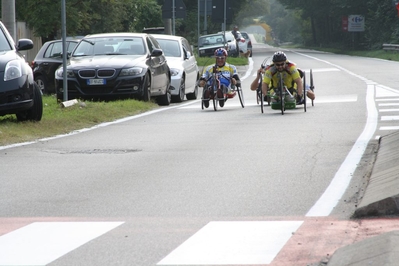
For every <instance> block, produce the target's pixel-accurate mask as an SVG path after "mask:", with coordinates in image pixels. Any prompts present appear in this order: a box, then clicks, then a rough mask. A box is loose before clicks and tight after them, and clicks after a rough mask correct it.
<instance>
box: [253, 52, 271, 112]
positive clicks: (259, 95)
mask: <svg viewBox="0 0 399 266" xmlns="http://www.w3.org/2000/svg"><path fill="white" fill-rule="evenodd" d="M267 60H269V58H266V59H265V60H263V62H262V64H261V65H260V66H261V68H262V69H263V71H264V70H265V69H266V67H267V66H268V64H267ZM262 81H263V73H261V76H260V78H259V84H258V88H257V89H256V103H257V104H259V103H260V111H261V112H262V114H263V104H264V100H265V98H266V101H267V105H269V106H270V97H269V96H268V95H266V96H265V95H264V94H263V92H262Z"/></svg>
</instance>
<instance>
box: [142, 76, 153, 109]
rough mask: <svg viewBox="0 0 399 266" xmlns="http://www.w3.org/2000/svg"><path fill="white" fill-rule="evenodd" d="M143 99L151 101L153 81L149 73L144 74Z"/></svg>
mask: <svg viewBox="0 0 399 266" xmlns="http://www.w3.org/2000/svg"><path fill="white" fill-rule="evenodd" d="M142 99H143V101H145V102H149V101H150V100H151V82H150V76H149V75H148V73H146V74H145V76H144V81H143V96H142Z"/></svg>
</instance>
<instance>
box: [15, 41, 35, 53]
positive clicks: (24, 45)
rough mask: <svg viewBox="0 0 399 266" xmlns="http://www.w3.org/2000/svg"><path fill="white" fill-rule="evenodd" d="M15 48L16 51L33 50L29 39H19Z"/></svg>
mask: <svg viewBox="0 0 399 266" xmlns="http://www.w3.org/2000/svg"><path fill="white" fill-rule="evenodd" d="M16 48H17V50H18V51H24V50H30V49H32V48H33V42H32V40H30V39H20V40H18V44H17V47H16Z"/></svg>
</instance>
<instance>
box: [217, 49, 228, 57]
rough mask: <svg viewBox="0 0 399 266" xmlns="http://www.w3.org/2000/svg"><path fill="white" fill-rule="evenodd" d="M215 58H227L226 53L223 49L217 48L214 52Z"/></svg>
mask: <svg viewBox="0 0 399 266" xmlns="http://www.w3.org/2000/svg"><path fill="white" fill-rule="evenodd" d="M215 56H227V51H226V49H224V48H218V49H216V50H215Z"/></svg>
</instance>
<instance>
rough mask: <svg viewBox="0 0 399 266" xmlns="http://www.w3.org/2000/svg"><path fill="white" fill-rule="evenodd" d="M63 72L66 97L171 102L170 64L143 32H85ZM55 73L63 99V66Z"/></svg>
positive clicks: (161, 103)
mask: <svg viewBox="0 0 399 266" xmlns="http://www.w3.org/2000/svg"><path fill="white" fill-rule="evenodd" d="M66 71H67V73H66V75H67V79H68V82H67V84H68V90H67V93H66V94H67V95H68V99H74V98H81V99H88V100H91V99H93V100H113V99H126V98H133V97H135V98H137V99H141V100H143V101H149V100H150V99H151V98H152V97H154V98H156V100H157V102H158V104H159V105H169V103H170V101H171V95H170V90H169V87H170V82H171V77H170V69H169V66H168V64H167V62H166V58H165V56H164V54H163V52H162V49H161V46H160V45H159V43H158V41H157V40H156V39H155V38H154V37H153V36H152V35H149V34H146V33H102V34H93V35H87V36H85V37H84V38H83V39H82V40H81V41H80V42H79V43H78V44H77V46H76V48H75V49H74V50H73V52H72V54H71V56H70V58H69V59H68V64H67V69H66ZM55 75H56V77H55V78H56V94H57V99H58V100H61V101H62V100H63V95H64V86H63V76H64V75H63V67H62V65H61V66H60V67H59V68H58V69H57V70H56V72H55Z"/></svg>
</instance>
